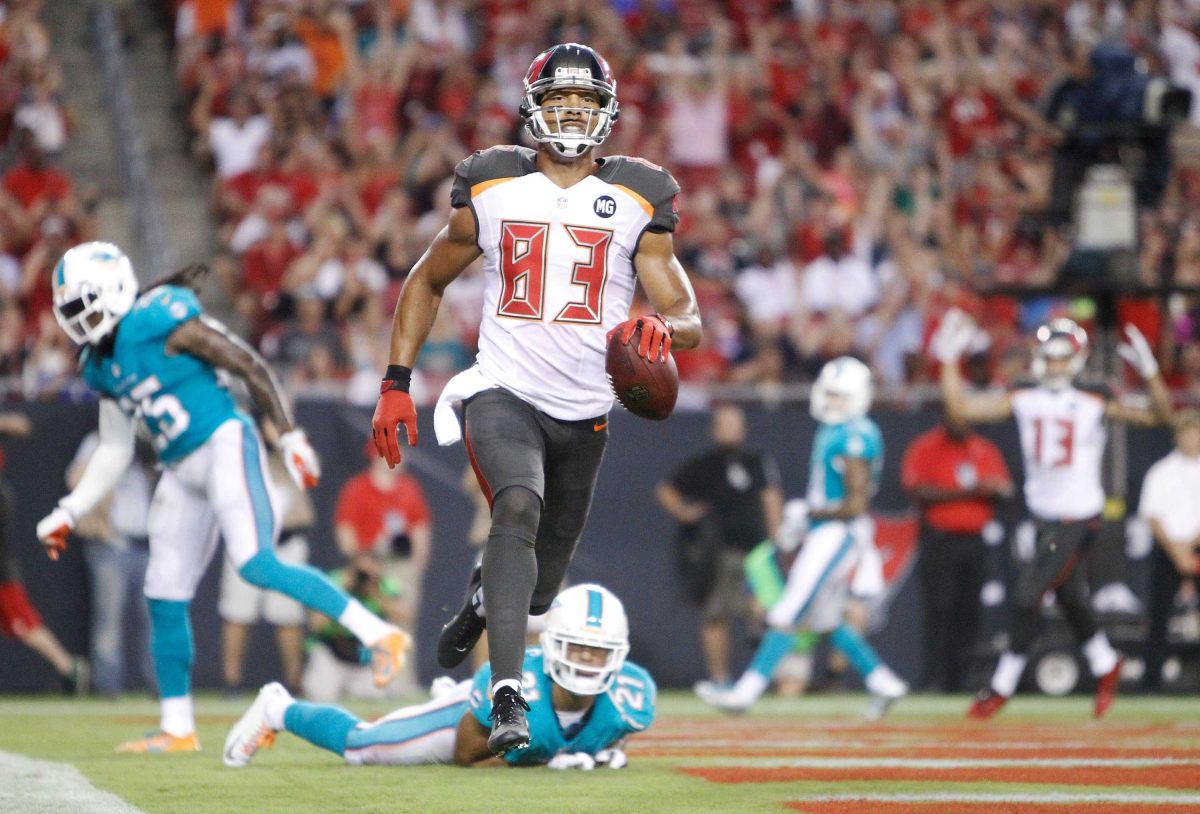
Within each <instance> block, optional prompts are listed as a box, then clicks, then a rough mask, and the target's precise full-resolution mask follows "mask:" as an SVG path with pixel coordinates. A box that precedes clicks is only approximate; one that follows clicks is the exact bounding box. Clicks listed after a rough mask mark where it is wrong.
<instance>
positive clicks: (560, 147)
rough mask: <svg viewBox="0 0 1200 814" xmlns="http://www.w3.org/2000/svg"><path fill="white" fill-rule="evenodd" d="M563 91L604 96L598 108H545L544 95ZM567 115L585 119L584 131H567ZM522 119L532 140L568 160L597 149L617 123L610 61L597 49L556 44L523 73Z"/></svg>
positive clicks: (613, 80)
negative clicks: (580, 90) (578, 90)
mask: <svg viewBox="0 0 1200 814" xmlns="http://www.w3.org/2000/svg"><path fill="white" fill-rule="evenodd" d="M560 88H585V89H587V90H591V91H594V92H595V93H596V94H597V95H598V96H599V97H600V107H599V108H595V109H593V108H588V107H580V108H574V107H550V108H543V107H542V104H541V100H542V98H543V97H544V96H545V95H546V93H547V92H548V91H550V90H556V89H560ZM568 111H577V112H580V113H582V114H584V119H583V128H582V130H581V131H575V132H572V131H571V130H569V129H568V130H564V129H563V124H564V122H563V121H562V114H563V113H565V112H568ZM547 112H549V113H552V114H554V115H553V116H552V119H553V120H554V122H555V123H556V126H555V128H554V129H551V127H550V125H549V124H548V123H547V121H546V116H545V115H544V114H545V113H547ZM521 118H523V119H524V120H525V127H526V129H528V130H529V134H530V135H531V136H533V140H534V141H536V142H538V143H539V144H549V145H550V146H551V148H552V149H553V150H554V151H555V152H557V153H558V154H559V155H562V156H564V157H567V158H576V157H578V156H580V155H583V153H584V152H585V151H587V150H588V149H589V148H591V147H596V146H599V145H600V144H602V143H603V142H604V139H606V138H607V137H608V134H609V133H610V132H611V131H612V126H613V122H615V121H616V120H617V80H616V78H615V77H614V76H613V72H612V68H610V67H609V65H608V61H607V60H606V59H604V57H602V56H600V54H598V53H596V51H595V50H593V49H591V48H589V47H588V46H586V45H580V44H579V43H576V42H568V43H564V44H562V45H555V46H554V47H552V48H548V49H547V50H545V51H543V52H542V53H540V54H538V55H537V57H536V58H534V60H533V62H532V63H530V65H529V71H528V73H526V74H525V101H524V102H522V104H521Z"/></svg>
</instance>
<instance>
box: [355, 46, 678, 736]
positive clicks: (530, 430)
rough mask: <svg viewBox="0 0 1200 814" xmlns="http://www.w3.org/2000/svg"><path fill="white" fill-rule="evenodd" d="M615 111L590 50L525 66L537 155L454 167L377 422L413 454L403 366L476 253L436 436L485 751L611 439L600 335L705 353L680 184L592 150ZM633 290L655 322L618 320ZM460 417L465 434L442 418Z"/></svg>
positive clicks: (404, 310) (379, 440)
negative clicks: (473, 283)
mask: <svg viewBox="0 0 1200 814" xmlns="http://www.w3.org/2000/svg"><path fill="white" fill-rule="evenodd" d="M617 113H618V106H617V88H616V79H615V78H614V76H613V74H612V69H611V68H610V67H609V65H608V63H607V62H606V61H605V60H604V58H603V57H601V56H600V55H599V54H598V53H596V52H595V51H594V50H592V49H591V48H589V47H587V46H585V45H579V44H577V43H567V44H563V45H556V46H554V47H553V48H550V49H548V50H546V51H544V52H543V53H541V54H539V55H538V56H537V57H536V58H535V59H534V60H533V63H532V64H531V65H530V66H529V71H528V73H527V74H526V77H525V97H524V103H523V104H522V105H521V116H522V117H523V118H524V120H525V124H526V127H527V129H528V131H529V134H530V136H531V137H532V138H533V139H534V141H536V142H537V144H538V148H537V150H536V151H535V150H531V149H527V148H524V147H515V146H500V147H493V148H491V149H489V150H483V151H481V152H477V153H475V154H474V155H472V156H470V157H469V158H467V159H466V160H465V161H463V162H462V163H461V164H459V165H458V167H457V169H456V170H455V174H454V185H453V190H452V192H451V197H450V203H451V206H452V207H453V212H452V213H451V215H450V222H449V224H448V225H447V226H446V228H445V229H443V230H442V231H441V233H440V234H439V235H438V236H437V237H436V238H435V239H434V241H433V244H432V245H431V246H430V247H429V250H428V251H427V252H426V253H425V255H424V256H423V257H422V258H421V260H420V261H419V262H418V263H417V265H416V266H415V267H414V268H413V271H412V273H411V274H410V275H409V277H408V280H407V282H406V283H405V286H404V290H403V292H402V294H401V296H400V302H399V303H398V305H397V307H396V314H395V320H394V324H393V328H392V341H391V354H390V357H389V362H390V364H389V366H388V369H387V372H386V374H385V376H384V379H383V383H382V385H381V387H380V396H379V404H378V406H377V407H376V410H375V416H374V419H373V421H372V428H373V431H374V436H375V445H376V447H377V448H378V451H379V454H380V456H381V457H383V458H385V459H386V460H387V461H388V463H389V464H391V465H393V466H394V465H396V464H397V463H399V461H400V457H401V447H400V444H399V439H398V432H397V431H398V429H399V426H400V425H403V426H404V429H405V431H406V434H407V440H408V443H409V445H410V446H411V445H413V444H416V442H417V415H416V409H415V407H414V406H413V401H412V398H411V397H410V396H409V393H408V385H409V379H410V376H411V373H412V365H413V363H414V362H415V360H416V358H417V354H418V352H419V351H420V349H421V345H422V343H423V342H424V341H425V338H426V337H427V336H428V334H429V329H430V326H431V325H432V323H433V319H434V314H435V313H436V312H437V308H438V304H439V302H440V300H441V296H442V292H443V291H444V290H445V288H446V286H447V285H449V283H450V282H451V281H452V280H454V279H455V278H456V277H458V275H459V274H461V273H462V271H463V270H464V269H465V268H466V267H467V266H468V265H470V264H471V263H472V262H474V261H475V259H476V258H478V257H480V256H481V255H482V257H483V261H484V272H485V275H486V277H487V281H488V293H487V297H486V299H485V303H484V308H483V319H482V324H481V326H480V338H479V357H478V360H477V362H476V364H475V365H474V366H473V367H472V368H470V369H469V370H467V371H465V372H464V373H462V374H459V376H456V377H455V378H454V379H453V380H451V381H450V383H449V384H447V386H446V389H445V391H444V392H443V394H442V397H441V400H440V401H439V404H438V408H437V410H436V411H435V413H434V427H435V430H436V432H437V435H438V440H439V441H440V442H442V443H452V442H454V441H457V440H458V439H459V438H460V437H465V441H466V446H467V453H468V456H469V457H470V459H471V464H472V466H473V467H474V469H475V474H476V477H477V478H478V479H479V485H480V486H481V487H482V489H483V493H484V494H485V495H486V496H487V498H488V500H489V503H490V504H491V508H492V525H491V530H490V532H489V536H488V541H487V545H486V547H485V549H484V554H483V567H482V569H481V578H480V581H479V582H475V581H472V584H471V585H470V587H469V589H468V592H467V598H466V601H465V602H464V604H463V606H462V608H461V610H460V611H459V612H458V614H457V615H456V616H455V617H454V619H452V620H451V621H450V622H449V623H448V624H447V625H446V627H445V628H444V629H443V631H442V636H441V639H440V640H439V643H438V662H439V663H440V664H441V665H442V666H443V667H446V668H451V667H454V666H456V665H458V664H459V663H461V662H462V660H463V659H464V658H466V655H467V653H468V652H470V650H471V648H472V647H473V646H474V644H475V642H476V641H478V639H479V637H480V635H482V633H483V630H484V628H485V626H486V629H487V631H488V644H489V649H490V653H491V657H492V685H491V689H492V693H493V695H494V697H495V707H494V710H493V713H494V714H493V726H492V732H491V737H490V739H489V745H490V747H491V749H492V751H493V752H495V753H496V754H498V755H499V754H504V753H505V752H507V751H508V750H510V749H515V748H520V747H521V746H522V745H523V744H525V743H526V742H528V740H529V728H528V725H527V723H526V720H525V710H526V709H528V705H527V704H526V703H525V699H524V698H522V696H521V690H522V685H521V676H522V670H521V662H522V658H523V656H524V652H525V626H526V620H527V617H528V615H529V614H531V613H532V614H534V615H540V614H544V613H545V612H546V611H547V610H548V609H549V607H550V603H551V601H552V600H553V599H554V596H555V594H556V593H557V591H558V587H559V585H560V583H561V581H562V578H563V575H564V574H565V572H566V568H567V565H568V564H569V562H570V560H571V555H572V553H573V552H574V550H575V545H576V543H577V542H578V540H579V536H580V534H581V533H582V531H583V527H584V523H585V521H586V519H587V514H588V509H589V507H590V504H591V499H592V491H593V487H594V485H595V481H596V474H597V472H598V470H599V466H600V460H601V458H602V457H603V454H604V447H605V444H606V442H607V439H608V432H607V428H608V411H609V409H610V408H611V407H612V401H613V398H612V393H611V391H610V388H609V385H608V382H607V378H606V376H605V369H604V360H605V349H606V345H607V338H608V337H609V336H610V335H612V334H613V333H614V332H616V333H617V334H618V336H620V337H621V340H622V341H625V342H628V341H630V340H631V339H632V338H633V337H634V335H635V334H636V333H638V332H639V331H640V334H638V352H639V353H640V355H641V356H642V357H643V358H645V359H647V360H650V361H651V362H652V363H658V362H660V361H662V360H663V359H665V357H666V354H667V352H668V351H669V350H670V348H671V346H672V344H674V346H675V347H676V348H691V347H694V346H695V345H696V344H697V343H698V342H699V340H700V317H699V312H698V309H697V305H696V297H695V293H694V292H693V291H692V288H691V285H690V283H689V282H688V279H687V276H686V274H685V273H684V271H683V268H682V267H681V266H680V264H679V261H678V260H676V259H675V255H674V250H673V247H672V240H671V233H672V232H673V231H674V230H675V225H676V223H677V222H678V214H677V211H676V200H677V195H678V193H679V186H678V184H676V183H675V179H673V178H672V177H671V175H670V174H669V173H668V172H667V171H666V170H664V169H662V168H661V167H658V166H655V165H654V164H651V163H649V162H647V161H643V160H641V159H638V158H629V157H622V156H609V157H605V158H598V157H596V156H595V155H594V154H593V153H594V148H596V147H597V146H599V145H600V144H601V143H602V142H603V141H604V139H605V138H606V137H607V136H608V133H609V132H610V130H611V129H612V126H613V123H614V122H615V121H616V118H617ZM638 282H640V283H641V285H642V288H643V289H644V290H645V292H646V296H647V297H648V298H649V301H650V304H651V306H652V307H653V308H654V309H655V311H656V313H653V314H648V315H645V316H642V317H638V318H636V319H628V317H629V309H630V303H631V302H632V300H633V292H634V287H635V284H636V283H638ZM460 403H461V404H462V405H463V414H464V423H465V428H463V427H460V426H459V424H458V420H457V418H456V416H455V414H454V411H453V405H456V404H460ZM485 595H486V597H487V601H486V604H484V601H483V596H485ZM485 618H486V622H485Z"/></svg>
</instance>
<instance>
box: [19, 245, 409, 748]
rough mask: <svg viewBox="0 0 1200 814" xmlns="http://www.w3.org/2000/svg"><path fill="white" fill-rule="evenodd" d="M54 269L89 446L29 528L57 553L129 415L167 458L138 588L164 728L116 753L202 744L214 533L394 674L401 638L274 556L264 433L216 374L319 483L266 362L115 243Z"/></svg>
mask: <svg viewBox="0 0 1200 814" xmlns="http://www.w3.org/2000/svg"><path fill="white" fill-rule="evenodd" d="M52 274H53V278H52V285H53V291H54V316H55V317H56V318H57V319H58V323H59V325H60V326H62V329H63V330H64V331H65V332H66V333H67V335H68V336H69V337H70V338H71V339H72V340H73V341H74V342H75V343H76V344H78V345H80V346H81V347H82V350H81V353H80V369H81V372H82V375H83V379H84V381H86V382H87V383H88V384H89V385H90V386H91V387H93V388H94V389H95V390H97V391H98V392H99V393H100V394H101V400H100V429H99V432H100V442H99V445H98V446H97V448H96V451H95V453H93V455H92V457H91V460H90V461H89V462H88V464H87V467H86V468H85V469H84V471H83V474H82V476H81V477H80V480H79V482H78V483H77V484H76V485H75V488H74V489H73V490H71V493H70V494H68V495H67V496H66V497H64V498H62V499H61V500H60V501H59V502H58V505H57V507H56V508H55V509H54V511H52V512H51V513H50V514H49V515H48V516H47V517H46V518H44V519H43V520H42V521H41V522H40V523H38V526H37V536H38V538H39V539H40V540H41V541H42V542H43V543H44V544H45V545H46V548H47V552H48V553H49V554H50V556H51V558H54V559H57V558H58V555H59V553H60V552H61V551H62V550H63V549H64V548H66V544H67V535H68V534H69V533H70V531H71V529H72V528H74V527H75V523H76V521H77V519H78V518H80V517H82V516H83V515H85V514H87V512H88V511H90V510H91V509H92V507H93V506H95V505H96V503H97V502H99V501H100V500H101V499H102V498H103V497H104V496H105V495H106V494H108V492H109V491H111V490H112V488H113V487H114V486H115V485H116V483H117V481H118V480H120V478H121V475H122V474H123V473H124V472H125V470H126V469H127V468H128V467H129V464H130V462H131V460H132V458H133V442H134V433H135V424H136V422H137V421H138V420H139V419H140V420H141V422H142V425H143V427H144V428H145V430H146V432H147V433H148V435H149V437H150V439H151V441H152V442H153V444H154V448H155V450H156V451H157V453H158V457H159V460H160V461H161V462H162V463H163V465H164V468H163V474H162V477H161V478H160V479H159V481H158V485H157V487H156V488H155V491H154V499H153V502H152V503H151V506H150V515H149V520H148V528H149V533H150V564H149V567H148V568H147V570H146V587H145V592H146V597H147V599H148V601H149V605H150V625H151V633H150V649H151V655H152V657H153V660H154V671H155V676H156V677H157V679H158V686H159V692H160V694H161V697H162V721H161V726H162V730H161V731H160V732H158V733H155V734H152V735H150V736H148V737H146V738H143V739H139V740H134V741H130V742H129V743H125V744H122V745H121V746H119V747H118V750H120V751H129V752H178V751H194V750H196V749H199V748H200V746H199V741H198V740H197V739H196V734H195V730H196V725H195V720H194V716H193V714H192V697H191V672H192V660H193V647H192V631H191V622H190V619H189V615H188V606H189V604H190V602H191V599H192V596H193V594H194V593H195V591H196V585H197V583H199V581H200V578H201V577H202V576H203V575H204V571H205V569H206V568H207V567H208V563H209V560H210V559H211V558H212V555H213V553H214V552H215V551H216V546H217V535H218V532H220V536H221V537H223V538H224V540H225V551H226V555H227V556H228V557H229V558H230V560H231V561H232V562H233V564H234V565H235V566H236V567H237V568H238V573H239V574H241V576H242V577H243V578H244V579H245V580H246V581H247V582H249V583H251V584H252V585H256V586H258V587H261V588H269V589H271V590H275V591H279V592H280V593H284V594H287V595H288V596H290V597H292V598H294V599H296V600H298V601H300V602H302V603H303V604H305V605H307V606H309V607H311V608H314V609H316V610H319V611H320V612H321V613H323V614H325V615H326V616H328V617H330V618H331V619H337V620H338V621H339V622H340V623H341V624H342V625H344V626H345V627H346V628H347V629H349V630H351V631H352V632H353V633H354V634H355V635H356V636H357V637H358V638H359V640H360V641H362V642H363V643H364V644H367V645H369V646H370V647H371V648H372V655H373V658H374V663H375V667H376V679H377V681H378V682H379V683H381V684H384V683H387V682H388V681H390V680H391V679H392V678H394V677H395V675H396V674H397V673H398V672H399V670H400V667H401V665H402V663H403V660H404V657H405V653H406V652H407V650H408V647H409V644H410V641H411V640H410V639H409V636H408V634H406V633H404V632H402V631H400V630H398V629H397V628H394V627H392V626H390V625H388V624H387V623H385V622H383V621H382V620H380V619H379V617H377V616H375V615H374V614H372V613H370V612H369V611H367V609H366V608H364V607H363V606H362V605H361V604H359V603H358V602H357V601H355V600H353V599H351V598H350V597H349V596H347V595H346V593H345V592H344V591H342V590H341V589H340V588H337V587H335V586H334V585H333V584H332V583H330V582H329V580H327V579H326V578H325V577H324V575H323V574H321V572H319V571H317V570H316V569H313V568H310V567H308V566H297V565H289V564H286V563H282V562H280V561H279V560H278V559H276V557H275V544H276V542H277V540H278V538H279V523H280V512H281V505H280V500H279V496H278V494H277V493H276V491H275V490H274V488H273V487H272V486H271V483H270V478H269V477H268V474H267V461H266V454H265V452H264V449H263V442H262V438H261V437H260V435H259V433H258V430H257V428H256V427H255V425H254V423H253V422H252V421H251V420H250V419H249V418H248V417H247V416H246V415H245V413H243V412H242V411H241V410H239V409H238V408H237V406H236V405H235V403H234V400H233V397H232V396H231V395H230V393H229V391H228V390H226V389H225V387H224V386H223V385H222V384H221V382H220V379H219V378H218V374H217V371H218V370H224V371H227V372H229V373H232V374H233V375H235V376H237V377H239V378H241V379H242V380H243V381H244V382H245V384H246V388H247V390H248V391H249V393H250V397H251V398H252V399H253V401H254V404H255V406H256V408H257V409H259V410H260V411H261V412H262V413H263V415H265V416H266V417H267V418H269V419H270V420H271V422H272V423H273V424H274V425H275V426H276V427H277V428H278V429H279V431H280V437H279V448H280V450H281V452H282V453H283V457H284V461H285V463H286V465H287V468H288V472H289V473H290V474H291V475H292V477H293V479H295V480H296V482H297V483H298V484H300V485H301V486H303V487H305V488H311V487H312V486H315V485H316V483H317V478H318V476H319V475H320V469H319V465H318V461H317V456H316V453H315V452H314V451H313V449H312V447H311V446H309V443H308V440H307V439H306V438H305V436H304V431H303V430H301V429H300V428H299V427H297V426H296V425H295V424H294V423H293V421H292V417H291V414H290V413H289V411H288V410H287V408H286V407H285V406H284V401H283V397H282V394H281V393H280V390H279V387H278V386H277V384H276V383H275V380H274V377H273V376H272V375H271V372H270V370H269V369H268V368H267V365H266V363H265V362H264V361H263V360H262V358H261V357H260V356H259V355H258V354H257V353H256V352H255V351H254V350H253V349H251V348H250V347H249V346H248V345H246V344H245V343H244V342H242V341H241V340H240V339H238V338H236V337H235V336H233V335H231V334H230V333H229V332H228V331H227V330H226V329H225V327H224V326H223V325H221V324H220V323H219V322H217V321H215V320H213V319H211V318H209V317H208V316H206V315H204V314H203V312H202V311H201V308H200V301H199V300H198V299H197V297H196V293H195V292H194V291H192V290H191V289H189V288H185V287H181V286H177V285H157V286H154V287H152V288H151V289H150V290H149V291H147V292H145V293H144V294H141V295H140V296H139V295H138V291H137V279H136V278H135V277H134V273H133V266H132V265H131V264H130V262H129V258H128V257H126V256H125V254H124V253H123V252H122V251H121V250H120V249H118V248H117V247H116V246H114V245H113V244H111V243H85V244H82V245H80V246H76V247H75V248H73V249H71V250H70V251H68V252H67V253H66V254H65V255H63V258H62V260H60V261H59V262H58V265H57V266H55V268H54V271H53V272H52ZM185 277H186V275H185Z"/></svg>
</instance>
